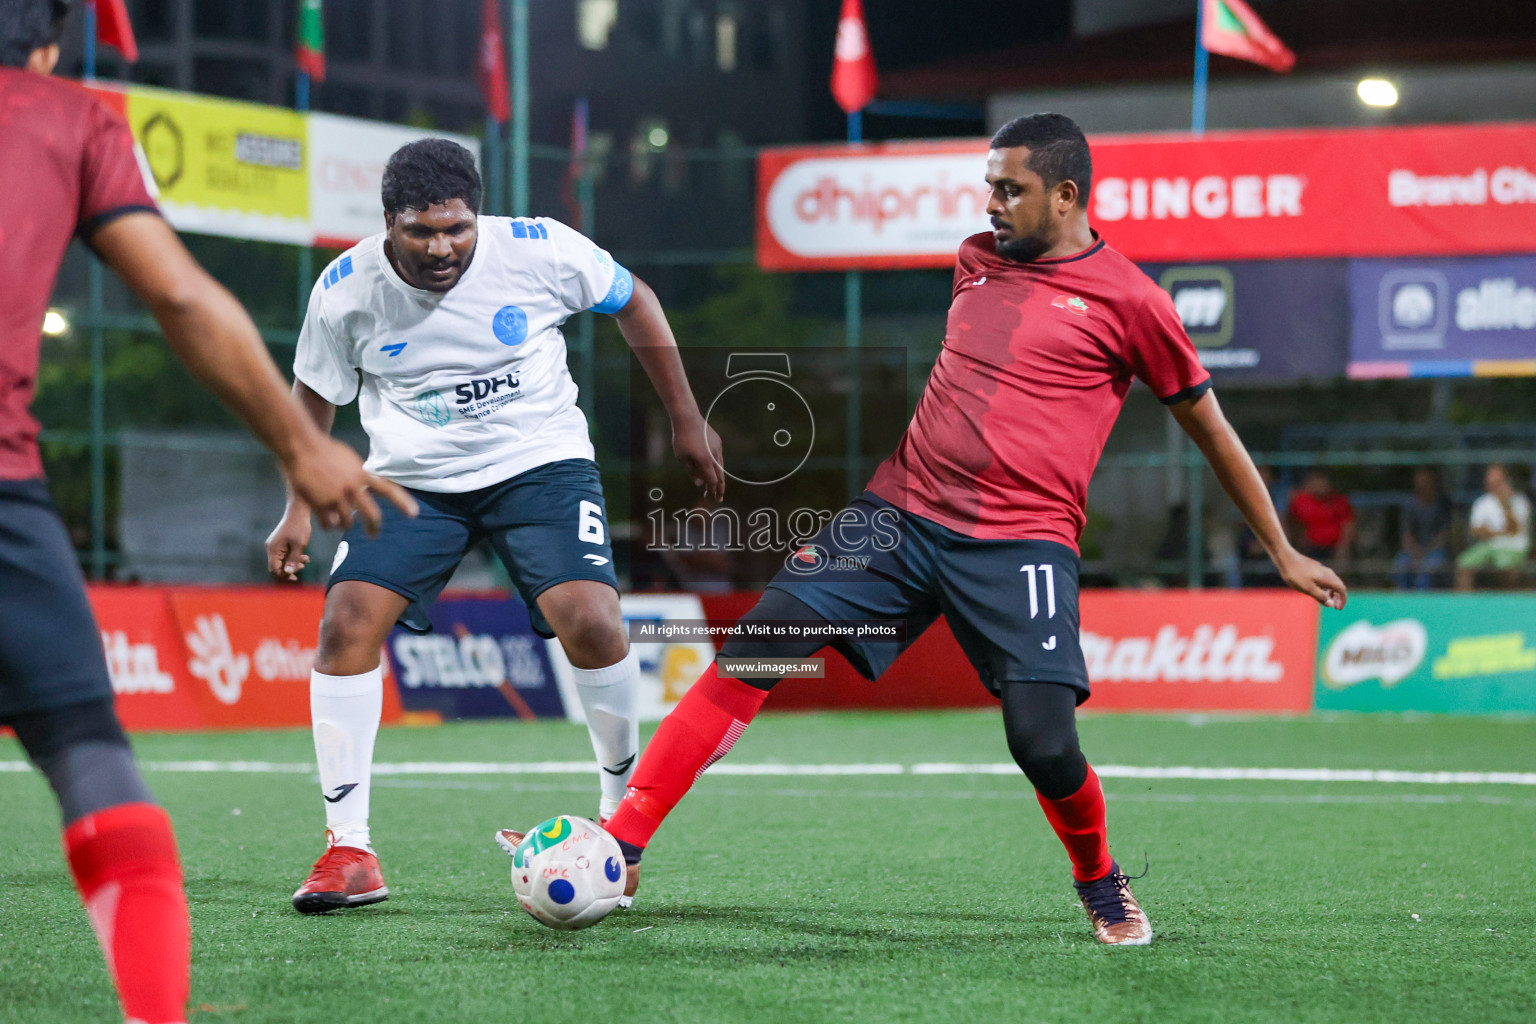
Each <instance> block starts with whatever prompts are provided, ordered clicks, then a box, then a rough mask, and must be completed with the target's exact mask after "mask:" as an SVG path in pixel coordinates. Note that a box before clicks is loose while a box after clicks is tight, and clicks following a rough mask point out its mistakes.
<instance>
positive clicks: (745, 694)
mask: <svg viewBox="0 0 1536 1024" xmlns="http://www.w3.org/2000/svg"><path fill="white" fill-rule="evenodd" d="M767 699H768V692H767V691H766V690H759V689H758V688H757V687H755V686H748V685H747V684H746V683H743V682H741V681H740V680H739V679H730V678H721V677H720V675H719V674H718V673H717V672H716V670H715V666H713V665H711V666H709V670H708V671H706V672H705V673H704V674H703V675H702V676H700V677H699V681H698V682H696V683H694V684H693V686H692V687H690V688H689V690H688V692H687V693H685V694H684V695H683V699H682V700H680V701H678V703H677V707H675V708H673V709H672V713H671V714H669V715H667V717H666V718H665V719H664V720H663V721H662V723H661V726H660V728H658V729H657V730H656V735H655V736H652V737H651V742H650V743H648V744H646V747H645V753H644V754H642V755H641V757H640V764H639V765H638V766H636V768H635V774H634V776H633V777H632V778H631V779H630V781H629V792H627V793H625V794H624V802H623V803H621V804H619V809H618V810H617V811H615V812H613V817H611V818H609V819H608V826H607V828H608V831H609V832H610V833H612V834H613V836H614V837H615V838H617V839H622V840H623V841H624V842H626V843H632V844H634V845H635V846H642V847H643V846H645V845H646V844H647V843H649V842H650V841H651V836H652V835H654V834H655V833H656V829H657V828H659V827H660V826H661V822H662V819H663V818H665V817H666V816H667V814H668V813H670V812H671V810H672V808H673V807H676V806H677V802H678V801H679V800H681V799H682V798H683V794H684V793H686V792H688V790H689V788H691V787H692V786H693V784H694V782H695V781H697V780H698V777H699V776H700V775H703V774H704V769H706V768H708V767H709V766H710V765H712V764H714V763H715V762H716V761H718V760H720V759H721V758H722V757H724V756H725V755H726V753H727V752H729V751H730V749H731V747H732V746H734V745H735V743H736V740H737V739H738V738H740V736H741V734H742V733H743V732H745V731H746V729H747V724H748V723H749V722H751V721H752V719H753V717H754V716H755V715H756V714H757V712H758V709H759V708H761V707H762V706H763V701H765V700H767Z"/></svg>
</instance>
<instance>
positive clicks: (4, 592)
mask: <svg viewBox="0 0 1536 1024" xmlns="http://www.w3.org/2000/svg"><path fill="white" fill-rule="evenodd" d="M111 699H112V681H111V678H110V677H109V676H108V675H107V660H106V656H105V655H103V654H102V650H101V633H100V631H99V630H98V629H97V628H96V617H95V615H93V614H92V613H91V603H90V601H88V600H87V599H86V596H85V577H84V575H83V574H82V573H81V572H80V563H79V561H78V560H77V559H76V558H75V549H74V547H73V546H72V545H71V544H70V542H69V533H68V531H66V530H65V528H64V522H63V520H61V519H60V518H59V513H58V510H57V509H56V508H54V505H53V500H52V499H51V498H49V496H48V485H47V484H46V483H44V482H43V481H42V480H0V722H3V721H5V720H6V719H8V718H10V717H11V716H13V715H21V714H30V713H34V712H39V711H53V710H55V709H57V708H63V707H68V706H70V705H73V704H81V703H84V702H86V701H97V700H111Z"/></svg>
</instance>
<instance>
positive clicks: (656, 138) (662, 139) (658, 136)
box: [645, 125, 672, 149]
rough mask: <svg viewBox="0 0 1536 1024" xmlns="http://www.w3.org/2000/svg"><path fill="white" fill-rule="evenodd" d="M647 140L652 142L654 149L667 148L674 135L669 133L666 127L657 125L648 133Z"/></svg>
mask: <svg viewBox="0 0 1536 1024" xmlns="http://www.w3.org/2000/svg"><path fill="white" fill-rule="evenodd" d="M645 140H646V141H647V142H649V143H650V144H651V148H652V149H666V148H667V143H668V142H670V141H672V137H671V136H670V135H668V134H667V130H666V129H665V128H663V127H661V126H660V125H657V126H656V127H655V128H652V129H651V130H650V132H648V133H647V134H646V136H645Z"/></svg>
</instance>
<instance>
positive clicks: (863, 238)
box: [757, 124, 1536, 270]
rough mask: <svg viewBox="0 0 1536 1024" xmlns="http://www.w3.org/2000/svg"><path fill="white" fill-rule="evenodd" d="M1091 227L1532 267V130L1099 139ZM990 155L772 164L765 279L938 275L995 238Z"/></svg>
mask: <svg viewBox="0 0 1536 1024" xmlns="http://www.w3.org/2000/svg"><path fill="white" fill-rule="evenodd" d="M1089 142H1090V144H1091V145H1092V146H1093V164H1094V181H1093V188H1092V198H1091V200H1090V203H1089V211H1088V212H1089V221H1090V222H1091V223H1092V224H1093V226H1094V227H1095V228H1096V229H1097V230H1098V231H1099V232H1100V233H1101V234H1102V235H1103V236H1104V238H1105V239H1106V240H1108V242H1109V244H1110V245H1111V246H1113V247H1114V248H1116V249H1118V250H1119V251H1120V252H1122V253H1124V254H1125V255H1126V256H1128V257H1130V258H1131V259H1133V260H1136V261H1137V262H1168V263H1172V262H1180V263H1187V262H1192V261H1204V260H1251V259H1307V258H1327V257H1350V256H1357V257H1386V256H1419V255H1439V256H1453V255H1490V254H1497V253H1510V252H1526V251H1529V250H1530V249H1531V247H1532V241H1531V240H1532V238H1536V126H1532V125H1523V124H1505V125H1457V126H1447V127H1415V128H1350V129H1309V130H1297V131H1262V132H1232V133H1215V134H1211V135H1207V136H1204V137H1203V138H1199V139H1195V138H1191V137H1190V136H1188V135H1184V134H1180V135H1171V134H1170V135H1147V136H1095V137H1093V138H1091V139H1090V140H1089ZM986 157H987V140H986V139H972V140H964V141H958V142H947V141H946V142H943V143H931V142H929V143H885V144H877V145H866V146H825V147H798V148H789V149H770V150H765V151H764V152H763V153H762V154H761V155H760V156H759V158H758V159H759V163H758V227H757V252H758V264H759V265H760V266H762V267H763V268H764V269H767V270H842V269H857V268H866V269H881V268H886V269H889V268H902V267H945V266H950V265H952V264H953V262H954V255H955V250H956V248H957V247H958V246H959V243H960V241H961V240H962V239H963V238H965V237H966V236H967V235H970V234H974V233H976V232H979V231H985V230H987V229H988V219H987V215H986V204H987V195H988V189H987V185H986V182H985V180H984V179H985V174H986Z"/></svg>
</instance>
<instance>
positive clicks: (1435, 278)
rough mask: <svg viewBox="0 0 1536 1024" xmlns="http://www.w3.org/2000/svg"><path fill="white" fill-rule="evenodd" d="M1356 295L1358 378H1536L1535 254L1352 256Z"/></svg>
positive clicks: (1353, 372)
mask: <svg viewBox="0 0 1536 1024" xmlns="http://www.w3.org/2000/svg"><path fill="white" fill-rule="evenodd" d="M1533 245H1536V240H1533ZM1349 294H1350V311H1351V322H1352V328H1351V338H1350V346H1349V375H1350V376H1351V377H1354V378H1356V379H1366V378H1372V377H1529V376H1536V256H1501V257H1496V258H1488V259H1440V260H1433V259H1426V260H1351V261H1350V263H1349Z"/></svg>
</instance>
